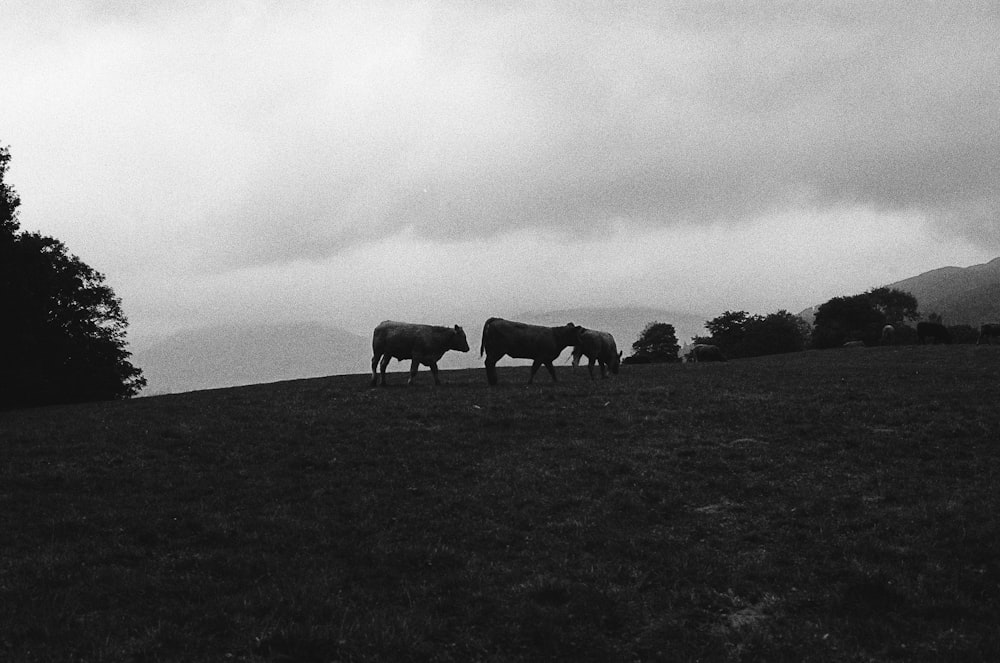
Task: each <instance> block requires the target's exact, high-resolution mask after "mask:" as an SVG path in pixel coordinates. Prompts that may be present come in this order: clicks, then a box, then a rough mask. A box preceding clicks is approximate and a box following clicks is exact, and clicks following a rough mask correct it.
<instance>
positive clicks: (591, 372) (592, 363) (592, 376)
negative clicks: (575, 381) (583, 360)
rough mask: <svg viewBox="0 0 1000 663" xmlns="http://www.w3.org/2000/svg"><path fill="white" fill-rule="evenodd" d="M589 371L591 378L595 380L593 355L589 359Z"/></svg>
mask: <svg viewBox="0 0 1000 663" xmlns="http://www.w3.org/2000/svg"><path fill="white" fill-rule="evenodd" d="M587 372H588V373H590V379H591V380H593V379H594V358H593V357H591V358H590V359H589V360H588V361H587Z"/></svg>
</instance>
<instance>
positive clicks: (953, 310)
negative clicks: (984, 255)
mask: <svg viewBox="0 0 1000 663" xmlns="http://www.w3.org/2000/svg"><path fill="white" fill-rule="evenodd" d="M889 287H891V288H898V289H899V290H904V291H906V292H909V293H910V294H912V295H913V296H914V297H916V298H917V302H918V303H919V305H920V312H921V313H923V314H924V315H927V314H929V313H938V314H940V315H941V316H943V318H944V321H945V324H949V325H959V324H966V325H972V326H978V325H980V324H982V323H984V322H993V321H998V320H1000V258H996V259H994V260H991V261H990V262H988V263H984V264H982V265H972V266H970V267H965V268H962V267H942V268H941V269H934V270H931V271H929V272H924V273H923V274H919V275H917V276H914V277H911V278H908V279H903V280H902V281H896V282H895V283H890V284H889Z"/></svg>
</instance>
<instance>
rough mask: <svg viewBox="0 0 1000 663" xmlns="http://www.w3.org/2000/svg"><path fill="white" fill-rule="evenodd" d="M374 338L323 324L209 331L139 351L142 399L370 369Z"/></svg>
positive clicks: (136, 360)
mask: <svg viewBox="0 0 1000 663" xmlns="http://www.w3.org/2000/svg"><path fill="white" fill-rule="evenodd" d="M370 361H371V340H370V339H366V338H362V337H360V336H358V335H356V334H351V333H350V332H346V331H344V330H342V329H338V328H336V327H331V326H328V325H322V324H319V323H293V324H280V325H262V326H225V327H205V328H200V329H194V330H188V331H183V332H179V333H177V334H173V335H171V336H169V337H167V338H165V339H161V340H159V341H158V342H156V343H154V344H152V345H150V346H149V347H146V348H140V349H137V350H136V351H135V354H134V356H133V358H132V362H133V364H135V365H136V366H139V367H140V368H141V369H142V371H143V375H144V376H145V377H146V381H147V385H146V388H145V390H143V395H156V394H163V393H177V392H183V391H192V390H196V389H215V388H219V387H233V386H239V385H246V384H259V383H264V382H277V381H279V380H293V379H297V378H309V377H319V376H323V375H335V374H344V373H365V372H367V371H368V370H370V368H369V367H370V363H369V362H370Z"/></svg>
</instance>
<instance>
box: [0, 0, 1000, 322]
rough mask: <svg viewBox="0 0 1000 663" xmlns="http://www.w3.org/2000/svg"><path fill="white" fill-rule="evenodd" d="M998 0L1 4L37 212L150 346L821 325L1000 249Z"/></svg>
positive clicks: (6, 92) (9, 136) (18, 165)
mask: <svg viewBox="0 0 1000 663" xmlns="http://www.w3.org/2000/svg"><path fill="white" fill-rule="evenodd" d="M998 35H1000V4H998V3H996V2H989V1H987V2H982V3H963V2H926V3H922V2H887V3H879V2H860V1H857V2H843V3H839V2H822V3H820V2H816V3H813V2H788V3H780V2H761V3H756V2H722V1H709V0H705V1H699V2H687V3H685V2H670V3H663V2H658V1H654V2H597V1H595V2H564V3H555V2H537V3H531V2H525V3H521V2H495V3H486V2H482V3H481V2H457V1H456V2H409V1H407V2H396V3H393V2H388V3H378V2H372V1H370V0H364V1H362V2H357V3H352V2H320V1H317V2H310V1H308V0H284V1H279V0H275V1H273V2H268V1H266V0H259V1H258V0H243V1H236V0H233V1H226V0H201V1H197V0H191V1H187V2H184V1H180V0H169V1H167V0H162V1H158V2H141V3H134V2H131V1H127V0H118V1H112V0H108V1H99V0H91V1H85V0H30V1H29V0H26V1H22V0H13V1H11V0H6V1H3V2H0V62H2V63H3V65H2V67H0V145H8V146H9V147H10V151H11V155H12V157H13V161H12V163H11V169H10V171H9V173H8V181H9V182H10V183H11V184H13V185H14V187H15V188H16V190H17V192H18V193H19V195H20V196H21V199H22V205H21V210H20V219H21V226H22V228H24V229H26V230H39V231H41V232H43V233H45V234H49V235H53V236H55V237H57V238H59V239H61V240H63V241H64V242H66V244H67V245H68V247H69V249H70V251H71V252H72V253H74V254H76V255H78V256H80V257H81V258H82V259H83V260H84V261H85V262H87V263H88V264H89V265H91V266H92V267H94V268H95V269H98V270H99V271H101V272H103V273H104V274H105V275H106V276H107V279H108V283H109V284H110V285H111V287H112V288H114V290H115V291H116V293H118V295H120V296H121V297H122V299H123V303H124V307H125V311H126V314H127V315H128V316H129V319H130V323H131V324H130V330H131V336H132V337H133V338H138V337H142V336H143V335H148V334H152V333H155V332H157V331H171V330H177V329H181V328H185V327H191V326H196V325H201V324H210V323H218V322H227V323H232V322H259V321H269V320H320V321H323V322H328V323H331V324H337V325H341V326H343V327H345V328H348V329H350V330H352V331H364V330H370V329H371V327H372V326H374V324H376V323H377V322H378V321H380V320H382V319H384V318H398V319H407V320H412V321H416V322H430V323H435V324H455V323H458V324H463V325H466V326H467V327H470V328H477V327H479V326H480V325H481V324H482V321H483V319H484V318H485V316H488V315H503V316H512V315H514V314H516V313H518V312H521V311H527V310H546V309H556V308H569V307H575V306H591V305H598V306H620V305H629V304H635V305H644V306H653V307H657V308H664V309H672V310H678V311H688V312H693V313H699V314H705V315H706V316H708V317H714V316H715V315H718V314H719V313H721V312H722V311H724V310H726V309H732V310H737V309H744V310H748V311H750V312H752V313H770V312H773V311H776V310H778V309H788V310H792V311H798V310H801V309H802V308H805V307H806V306H809V305H812V304H816V303H821V302H823V301H826V300H827V299H829V298H830V297H833V296H838V295H849V294H856V293H858V292H861V291H863V290H866V289H868V288H870V287H873V286H878V285H883V284H885V283H889V282H892V281H895V280H899V279H902V278H906V277H909V276H913V275H915V274H918V273H920V272H923V271H927V270H929V269H934V268H937V267H942V266H945V265H958V266H967V265H971V264H976V263H981V262H985V261H987V260H989V259H991V258H994V257H997V256H998V255H1000V187H998V183H1000V131H998V127H1000V38H998Z"/></svg>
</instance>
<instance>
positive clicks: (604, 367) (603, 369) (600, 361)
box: [597, 359, 608, 380]
mask: <svg viewBox="0 0 1000 663" xmlns="http://www.w3.org/2000/svg"><path fill="white" fill-rule="evenodd" d="M597 363H598V364H600V365H601V379H602V380H604V379H605V378H607V377H608V367H607V364H605V363H604V360H603V359H598V360H597Z"/></svg>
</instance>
